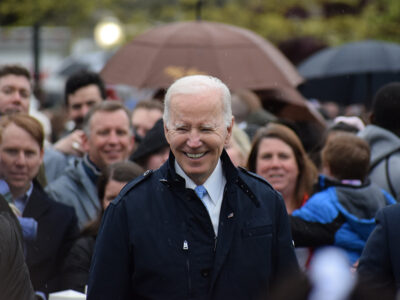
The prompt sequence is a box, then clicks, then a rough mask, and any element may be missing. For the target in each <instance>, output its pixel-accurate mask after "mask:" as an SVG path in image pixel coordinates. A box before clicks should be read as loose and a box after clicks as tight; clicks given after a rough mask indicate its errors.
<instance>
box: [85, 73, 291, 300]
mask: <svg viewBox="0 0 400 300" xmlns="http://www.w3.org/2000/svg"><path fill="white" fill-rule="evenodd" d="M232 126H233V117H232V112H231V103H230V93H229V90H228V88H227V87H226V85H225V84H223V83H222V82H221V81H220V80H218V79H216V78H213V77H209V76H203V75H195V76H188V77H184V78H181V79H179V80H178V81H176V82H175V83H174V84H173V85H172V86H171V87H170V88H169V89H168V91H167V94H166V97H165V111H164V130H165V136H166V138H167V141H168V142H169V144H170V147H171V153H170V156H169V159H168V161H167V162H166V163H165V164H164V165H163V166H162V167H161V168H159V169H158V170H156V171H154V172H152V171H148V172H146V173H145V174H144V175H143V176H141V177H139V178H138V179H136V180H134V181H133V182H131V183H129V184H128V185H127V186H126V187H125V188H124V189H123V190H122V191H121V193H120V196H118V197H117V198H116V199H115V200H114V201H113V202H112V203H111V204H110V206H109V207H108V209H107V211H106V213H105V216H104V218H103V224H102V226H101V229H100V232H99V236H98V239H97V243H96V248H95V253H94V257H93V260H92V268H91V272H90V278H89V293H88V299H89V300H90V299H257V298H258V297H260V296H261V295H263V294H264V293H266V292H268V290H269V287H270V284H271V283H272V282H273V281H274V280H277V278H278V277H279V276H280V275H282V274H283V273H285V272H289V271H292V270H293V269H297V268H298V266H297V261H296V258H295V254H294V249H293V244H292V240H291V235H290V228H289V223H288V217H287V214H286V209H285V206H284V203H283V200H282V197H281V196H280V195H279V194H278V193H277V192H275V191H274V190H273V188H272V187H271V186H270V185H269V184H268V183H267V182H266V181H264V180H263V179H261V178H259V177H258V176H256V175H254V174H251V173H249V172H247V171H245V170H238V169H236V168H235V167H234V166H233V164H232V163H231V161H230V159H229V157H228V155H227V153H226V152H225V150H224V145H226V144H227V143H228V142H229V138H230V135H231V132H232Z"/></svg>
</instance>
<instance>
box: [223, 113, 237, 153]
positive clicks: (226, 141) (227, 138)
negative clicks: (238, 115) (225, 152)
mask: <svg viewBox="0 0 400 300" xmlns="http://www.w3.org/2000/svg"><path fill="white" fill-rule="evenodd" d="M233 124H235V117H234V116H232V120H231V125H229V126H228V128H227V131H228V134H227V135H226V139H225V146H227V145H228V144H229V141H230V140H231V136H232V130H233Z"/></svg>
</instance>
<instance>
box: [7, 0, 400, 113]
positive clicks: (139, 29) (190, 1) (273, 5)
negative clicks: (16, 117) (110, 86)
mask: <svg viewBox="0 0 400 300" xmlns="http://www.w3.org/2000/svg"><path fill="white" fill-rule="evenodd" d="M196 19H197V20H198V19H202V20H205V21H214V22H222V23H226V24H231V25H234V26H238V27H243V28H246V29H249V30H251V31H253V32H255V33H257V34H258V35H260V36H261V37H263V38H265V39H266V40H268V41H269V42H270V43H272V44H273V45H275V46H276V47H277V48H278V49H279V50H280V51H281V52H282V53H283V54H284V55H285V56H286V57H287V58H288V60H289V61H290V62H291V63H292V64H293V65H294V66H295V67H298V66H299V65H301V63H302V62H304V61H305V60H306V59H307V58H309V57H310V56H311V55H312V54H314V53H316V52H318V51H320V50H322V49H327V48H330V47H336V46H341V45H344V44H346V43H350V42H357V41H365V40H379V41H384V42H391V43H400V1H398V0H340V1H339V0H302V1H297V0H279V1H278V0H269V1H266V0H203V1H201V0H86V1H69V0H58V1H48V0H34V1H32V0H19V1H14V0H1V1H0V64H5V63H21V64H22V65H24V66H26V67H28V68H29V69H30V70H31V71H32V73H33V74H34V78H35V95H36V98H37V99H38V100H39V104H40V107H41V108H42V109H46V108H56V107H58V106H60V105H62V104H63V89H64V82H65V78H66V77H68V76H69V75H71V74H72V73H73V72H75V71H77V70H79V69H90V70H93V71H100V70H102V69H103V67H104V65H105V64H106V62H107V61H108V60H109V59H110V57H112V56H113V54H114V53H115V52H116V51H117V50H118V49H120V48H121V47H122V46H123V45H126V44H127V43H129V42H130V41H131V40H132V39H134V38H135V37H136V36H138V35H140V34H142V33H143V32H146V31H147V30H148V29H150V28H153V27H156V26H159V25H163V24H169V23H171V22H177V21H191V20H196ZM300 75H302V76H303V77H305V79H307V78H306V77H307V72H306V73H304V74H303V73H302V72H301V71H300ZM299 90H300V91H301V86H300V87H299ZM117 91H118V97H120V98H121V97H122V98H124V97H125V99H124V100H126V102H127V104H128V106H129V105H130V106H133V105H134V103H135V101H136V100H137V99H139V98H144V97H147V96H148V95H150V94H151V92H150V91H149V90H146V89H140V90H139V89H135V87H132V86H131V87H129V88H127V89H126V90H124V88H123V87H121V88H120V89H118V90H117ZM372 92H373V91H371V93H372ZM303 95H305V94H304V93H303ZM305 96H306V97H307V99H309V100H312V98H313V94H312V92H311V94H310V93H309V89H307V95H305ZM318 100H321V99H318ZM322 100H330V99H322ZM353 102H357V101H353ZM130 103H131V104H130ZM132 103H133V104H132ZM350 103H351V101H350Z"/></svg>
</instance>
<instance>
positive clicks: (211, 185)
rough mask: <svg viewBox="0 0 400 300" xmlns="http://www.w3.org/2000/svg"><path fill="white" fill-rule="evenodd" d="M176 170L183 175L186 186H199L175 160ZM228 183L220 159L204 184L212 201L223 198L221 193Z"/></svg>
mask: <svg viewBox="0 0 400 300" xmlns="http://www.w3.org/2000/svg"><path fill="white" fill-rule="evenodd" d="M175 171H176V173H177V174H178V175H180V176H182V177H183V179H185V182H186V188H189V189H192V190H194V189H195V187H196V186H197V185H196V184H195V183H194V182H193V180H192V179H190V178H189V176H187V175H186V173H185V172H184V171H183V169H182V168H181V166H180V165H179V164H178V162H177V161H176V160H175ZM225 183H226V178H225V175H224V172H223V169H222V164H221V160H218V163H217V166H216V167H215V169H214V171H213V172H212V173H211V175H210V176H209V177H208V178H207V180H206V182H204V184H203V186H204V187H205V188H206V190H207V193H208V195H209V196H210V199H211V201H212V202H213V203H214V204H216V202H217V201H218V199H219V198H221V197H220V196H221V193H223V191H224V187H225Z"/></svg>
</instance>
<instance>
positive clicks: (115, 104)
mask: <svg viewBox="0 0 400 300" xmlns="http://www.w3.org/2000/svg"><path fill="white" fill-rule="evenodd" d="M118 110H122V111H124V112H125V113H126V116H127V117H128V122H129V133H130V134H131V135H133V126H132V121H131V112H130V111H129V110H128V109H127V108H126V107H125V106H124V105H123V104H122V103H121V102H119V101H115V100H105V101H102V102H99V103H96V104H95V105H93V107H92V108H91V109H90V110H89V112H88V113H87V114H86V116H85V117H84V119H83V131H84V132H85V134H86V136H90V120H91V119H92V117H93V115H94V114H95V113H96V112H115V111H118Z"/></svg>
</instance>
